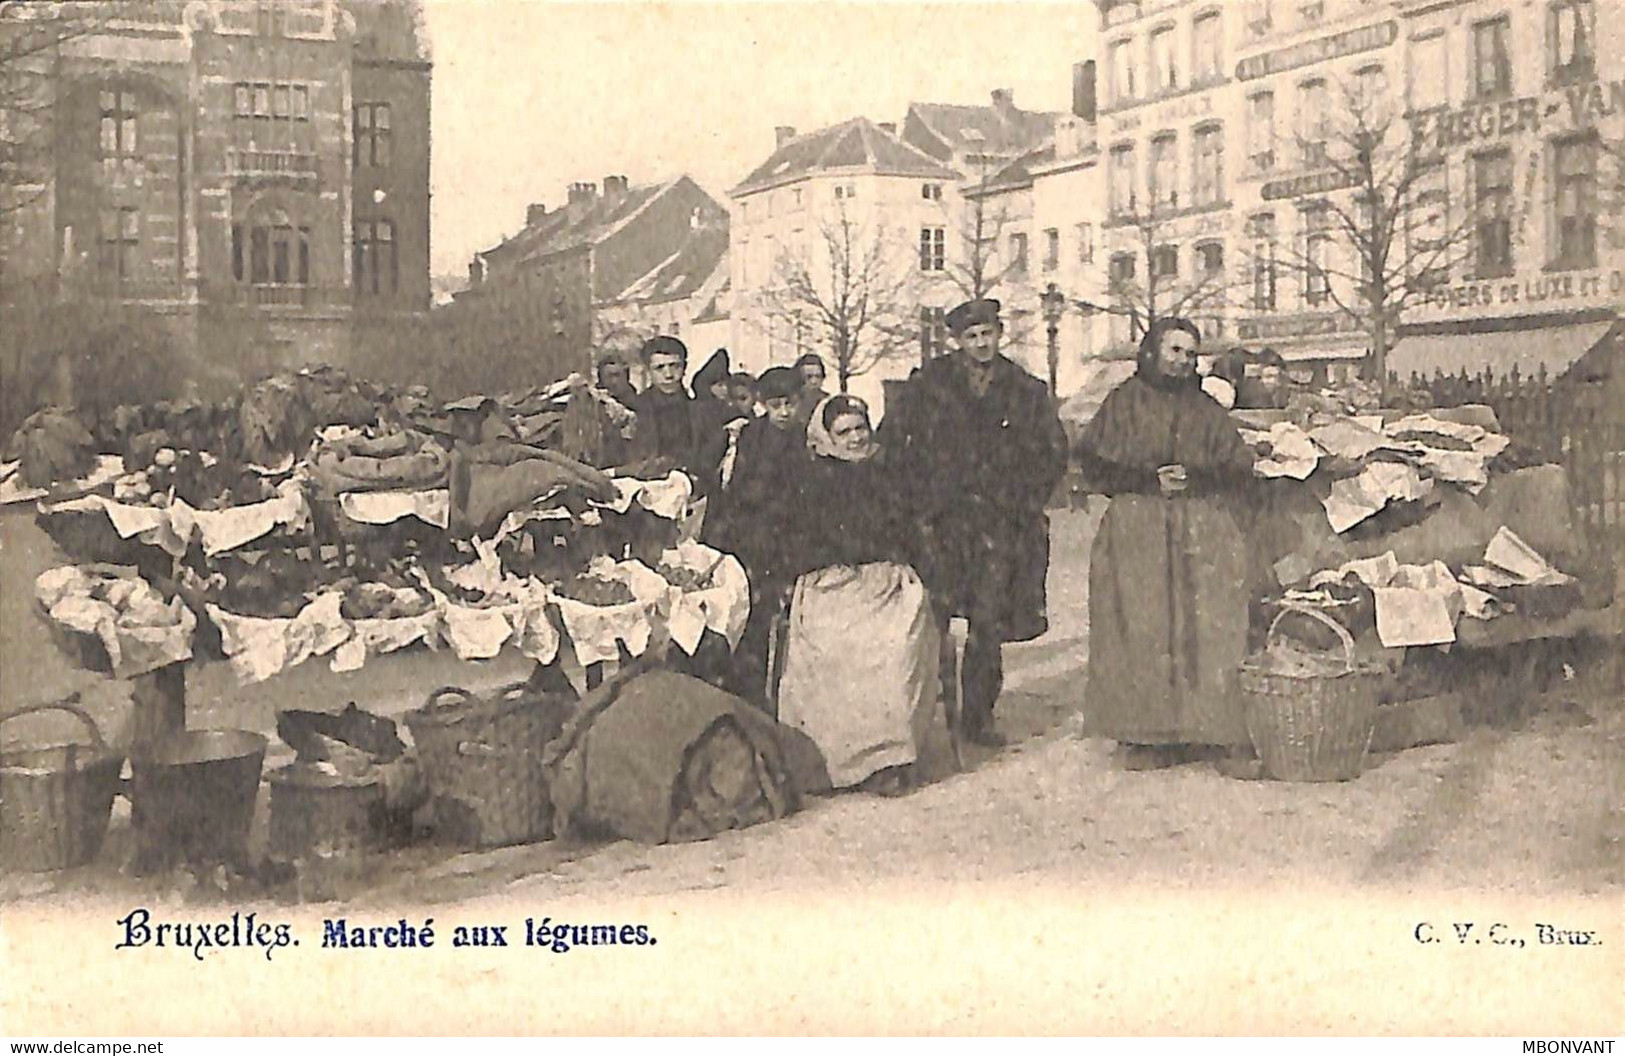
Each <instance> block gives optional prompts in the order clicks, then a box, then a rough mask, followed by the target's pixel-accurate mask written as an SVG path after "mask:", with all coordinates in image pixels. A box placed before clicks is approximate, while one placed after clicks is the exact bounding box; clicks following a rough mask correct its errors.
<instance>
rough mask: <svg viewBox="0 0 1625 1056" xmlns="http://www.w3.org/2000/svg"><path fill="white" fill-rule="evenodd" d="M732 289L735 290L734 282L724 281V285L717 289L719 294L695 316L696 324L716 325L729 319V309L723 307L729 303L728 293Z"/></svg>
mask: <svg viewBox="0 0 1625 1056" xmlns="http://www.w3.org/2000/svg"><path fill="white" fill-rule="evenodd" d="M731 289H733V280H732V279H723V280H722V285H721V286H719V287H717V292H716V293H715V294H713V295H712V297H711V299H710V300H709V301H707V302H705V307H704V308H701V309H700V310H699V312H698V313H697V314H696V315H695V316H694V322H696V323H715V322H719V321H721V320H723V319H726V318H728V309H727V308H725V307H723V306H724V304H726V303H727V298H728V291H729V290H731Z"/></svg>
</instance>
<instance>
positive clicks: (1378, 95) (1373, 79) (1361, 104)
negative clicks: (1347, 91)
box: [1353, 63, 1388, 125]
mask: <svg viewBox="0 0 1625 1056" xmlns="http://www.w3.org/2000/svg"><path fill="white" fill-rule="evenodd" d="M1353 97H1354V98H1353V102H1354V105H1355V106H1356V107H1357V108H1358V111H1359V113H1360V114H1363V115H1364V116H1365V120H1366V123H1367V124H1368V125H1372V124H1377V123H1378V122H1377V121H1375V120H1374V118H1375V117H1376V112H1377V109H1378V108H1379V107H1380V106H1382V103H1383V100H1385V99H1387V98H1388V71H1387V70H1385V69H1383V67H1382V64H1381V63H1372V64H1371V65H1370V66H1362V67H1360V68H1359V69H1358V70H1355V71H1354V92H1353Z"/></svg>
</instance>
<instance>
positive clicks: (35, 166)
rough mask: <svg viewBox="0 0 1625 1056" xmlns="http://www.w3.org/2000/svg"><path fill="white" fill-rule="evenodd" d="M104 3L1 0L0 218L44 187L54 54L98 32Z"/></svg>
mask: <svg viewBox="0 0 1625 1056" xmlns="http://www.w3.org/2000/svg"><path fill="white" fill-rule="evenodd" d="M110 10H111V9H109V8H107V7H105V5H102V4H97V3H92V2H88V0H87V2H82V3H38V2H32V3H25V2H21V0H0V216H3V215H6V214H8V213H14V212H16V211H18V210H21V209H25V208H27V207H28V206H30V205H32V204H33V203H34V202H35V201H37V200H38V199H39V198H40V197H41V196H42V195H44V193H45V189H46V187H47V186H48V182H49V181H48V172H47V167H48V161H49V158H50V136H51V131H52V113H53V111H54V109H55V107H56V102H57V98H56V86H57V71H56V65H57V61H56V60H57V57H58V54H59V52H60V49H61V47H62V45H64V44H66V43H68V42H69V41H72V40H75V39H78V38H80V37H84V36H88V35H90V34H92V33H95V32H97V31H98V30H99V29H100V28H101V27H102V26H103V25H104V24H105V23H106V21H107V19H108V18H109V17H110Z"/></svg>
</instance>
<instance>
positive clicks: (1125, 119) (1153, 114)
mask: <svg viewBox="0 0 1625 1056" xmlns="http://www.w3.org/2000/svg"><path fill="white" fill-rule="evenodd" d="M1211 113H1213V93H1212V92H1202V93H1201V94H1199V95H1187V96H1184V97H1182V98H1179V99H1170V100H1169V101H1167V102H1165V103H1163V104H1162V105H1161V106H1157V107H1150V108H1146V109H1143V110H1136V111H1134V112H1132V113H1128V114H1123V115H1121V116H1116V117H1108V118H1107V125H1106V128H1107V134H1108V135H1111V136H1120V135H1122V134H1123V133H1125V132H1134V131H1137V130H1138V129H1139V128H1140V127H1141V125H1142V123H1145V122H1149V123H1150V125H1151V127H1153V128H1162V127H1164V126H1166V125H1171V124H1174V123H1176V122H1180V121H1189V120H1190V119H1191V118H1195V117H1207V116H1208V115H1209V114H1211Z"/></svg>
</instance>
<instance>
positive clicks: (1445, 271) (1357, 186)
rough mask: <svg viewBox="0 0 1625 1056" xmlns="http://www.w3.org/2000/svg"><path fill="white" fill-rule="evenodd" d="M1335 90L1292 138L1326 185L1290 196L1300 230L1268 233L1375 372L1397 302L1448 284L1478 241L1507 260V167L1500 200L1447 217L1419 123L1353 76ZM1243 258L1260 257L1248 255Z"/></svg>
mask: <svg viewBox="0 0 1625 1056" xmlns="http://www.w3.org/2000/svg"><path fill="white" fill-rule="evenodd" d="M1340 91H1341V95H1342V98H1341V100H1340V102H1339V105H1337V106H1334V107H1330V108H1328V111H1327V112H1326V113H1325V114H1324V116H1323V117H1322V119H1321V122H1320V123H1319V124H1318V125H1317V126H1316V127H1313V128H1310V129H1308V130H1307V132H1308V134H1305V132H1304V131H1300V132H1299V133H1298V134H1297V136H1296V139H1297V145H1298V149H1299V151H1300V152H1301V153H1302V156H1303V157H1304V159H1305V160H1306V161H1307V162H1309V163H1311V164H1315V165H1317V167H1318V170H1319V171H1320V172H1321V173H1322V176H1321V183H1322V185H1323V186H1324V187H1326V188H1327V189H1326V191H1325V193H1320V194H1312V195H1306V196H1305V197H1303V198H1300V199H1298V200H1297V207H1298V211H1299V212H1300V213H1301V216H1302V223H1301V225H1300V227H1301V230H1300V234H1299V236H1298V237H1296V238H1292V239H1289V240H1287V241H1285V242H1284V244H1283V243H1279V242H1275V241H1273V240H1271V243H1270V244H1271V246H1272V249H1271V252H1272V253H1273V254H1278V262H1279V264H1280V265H1281V266H1282V267H1283V269H1284V270H1285V271H1287V272H1288V273H1290V274H1293V275H1296V276H1298V277H1301V278H1302V280H1303V283H1304V287H1303V288H1304V298H1305V302H1306V303H1307V304H1308V305H1309V306H1311V307H1318V306H1320V305H1322V304H1324V305H1326V306H1329V307H1331V308H1334V309H1335V310H1336V311H1337V312H1339V313H1340V314H1341V315H1343V316H1344V317H1345V318H1347V319H1348V320H1350V321H1351V322H1352V323H1353V324H1354V325H1355V326H1357V327H1358V328H1359V329H1360V331H1361V332H1363V333H1364V334H1365V335H1366V338H1367V340H1368V342H1369V348H1370V353H1369V355H1370V359H1369V368H1370V371H1371V373H1372V374H1373V375H1374V376H1375V377H1376V378H1378V379H1381V378H1385V377H1387V370H1388V351H1389V349H1390V348H1391V347H1392V346H1393V343H1394V336H1395V334H1396V333H1397V331H1398V328H1399V324H1400V322H1401V320H1402V319H1403V317H1404V315H1405V313H1406V311H1407V310H1408V309H1410V308H1411V307H1413V306H1414V305H1416V304H1417V303H1418V302H1420V301H1423V300H1425V299H1426V298H1427V296H1428V295H1429V292H1430V291H1432V290H1434V289H1436V288H1438V287H1439V286H1440V285H1442V284H1443V283H1445V282H1448V280H1449V277H1450V275H1451V274H1452V273H1453V272H1455V271H1457V270H1458V269H1460V268H1461V267H1462V266H1463V265H1465V264H1467V263H1468V261H1469V259H1470V258H1471V257H1472V255H1473V253H1474V251H1475V249H1476V250H1479V251H1481V252H1489V251H1490V246H1489V245H1486V240H1488V242H1489V243H1490V244H1493V243H1495V242H1496V240H1504V245H1503V246H1502V247H1501V252H1503V253H1504V254H1505V255H1506V257H1507V259H1510V255H1511V252H1512V245H1511V243H1512V240H1513V239H1514V238H1515V237H1516V234H1515V232H1516V230H1517V225H1516V224H1515V223H1514V222H1513V216H1512V213H1513V210H1514V209H1515V205H1514V200H1515V199H1514V195H1513V194H1512V191H1511V177H1510V173H1508V175H1507V177H1506V180H1507V182H1506V185H1505V187H1506V189H1505V192H1504V193H1503V194H1501V195H1500V197H1499V198H1495V199H1491V198H1489V197H1481V199H1480V200H1479V201H1477V202H1475V203H1474V204H1473V206H1472V207H1471V208H1463V209H1460V210H1458V211H1456V213H1455V215H1452V212H1451V209H1450V208H1449V202H1450V197H1451V190H1452V188H1451V187H1450V180H1449V174H1448V173H1447V171H1446V167H1445V161H1444V157H1443V154H1442V153H1438V152H1434V151H1432V150H1431V149H1430V148H1429V146H1428V143H1427V140H1426V137H1425V135H1424V134H1423V132H1424V128H1423V127H1422V126H1417V127H1415V128H1413V127H1412V126H1411V125H1410V123H1408V122H1406V121H1405V120H1403V119H1402V118H1401V117H1400V115H1399V114H1398V112H1397V109H1396V108H1394V107H1392V106H1389V105H1387V104H1386V101H1385V100H1386V97H1387V95H1388V93H1387V92H1386V91H1382V90H1379V89H1377V88H1375V87H1374V86H1371V85H1362V84H1361V83H1360V82H1359V81H1358V80H1356V81H1355V82H1354V83H1352V84H1344V85H1342V86H1341V88H1340ZM1460 189H1461V190H1463V191H1465V188H1460ZM1480 193H1481V192H1480ZM1461 198H1462V200H1464V201H1465V200H1466V194H1465V193H1463V194H1462V195H1461ZM1252 264H1253V266H1254V267H1255V268H1257V267H1261V266H1264V264H1265V262H1264V261H1263V260H1261V259H1259V258H1258V256H1257V254H1254V255H1253V261H1252Z"/></svg>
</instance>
